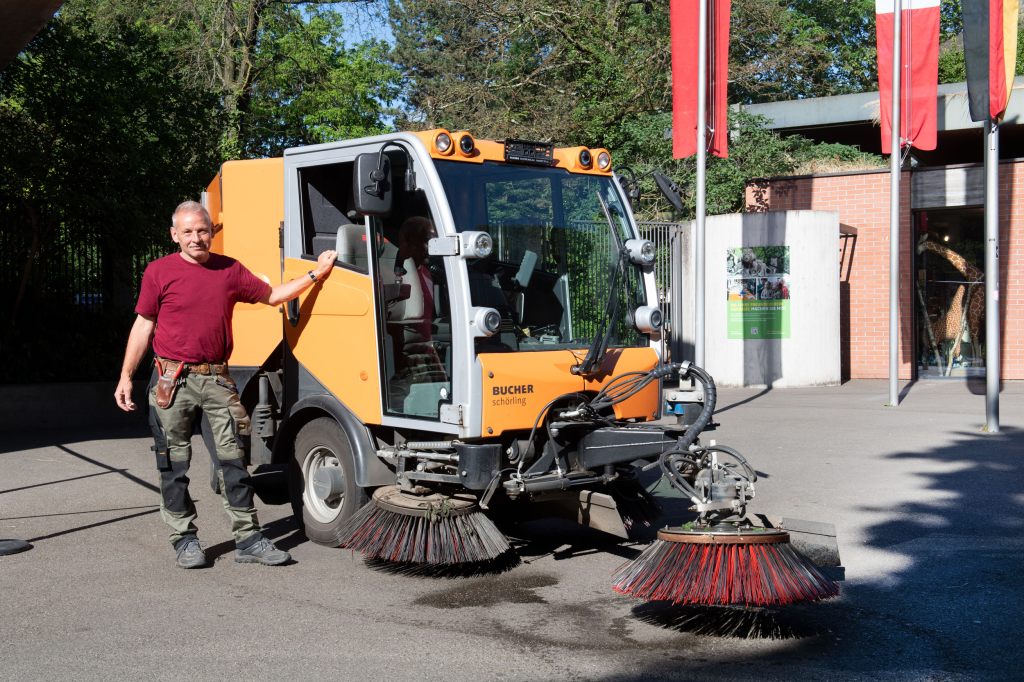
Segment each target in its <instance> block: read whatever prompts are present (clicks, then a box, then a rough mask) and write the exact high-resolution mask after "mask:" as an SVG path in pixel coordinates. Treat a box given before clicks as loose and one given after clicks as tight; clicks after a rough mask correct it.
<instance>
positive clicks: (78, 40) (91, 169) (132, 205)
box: [0, 16, 219, 381]
mask: <svg viewBox="0 0 1024 682" xmlns="http://www.w3.org/2000/svg"><path fill="white" fill-rule="evenodd" d="M172 72H173V68H172V64H171V62H170V60H169V59H168V57H167V55H166V54H165V53H164V52H163V51H162V50H161V49H160V46H159V44H158V40H157V39H156V37H155V36H154V35H153V33H152V32H151V31H149V30H146V29H145V28H144V27H130V26H126V27H122V29H121V31H120V32H119V33H118V34H117V35H113V34H110V35H107V36H105V37H101V36H98V35H97V34H95V33H94V32H93V31H92V30H91V28H90V26H89V25H88V24H87V23H81V22H77V21H72V20H69V19H67V18H65V17H63V16H61V17H58V19H56V20H54V21H53V22H51V23H50V24H49V25H48V26H47V28H46V29H44V31H43V32H42V33H40V34H39V35H38V36H37V37H36V39H35V40H34V41H33V42H32V43H30V44H29V46H28V47H27V49H26V50H25V51H24V52H23V53H22V54H21V55H20V57H19V58H18V59H17V60H16V61H14V62H13V63H11V64H10V65H8V67H7V68H5V69H4V70H3V71H0V129H2V130H3V131H4V134H3V135H0V223H2V224H3V226H4V229H3V241H4V249H3V254H4V259H5V265H6V267H4V268H2V274H0V278H2V279H0V281H2V283H3V284H2V291H3V296H2V297H0V298H2V303H0V310H2V311H3V312H2V313H0V319H2V320H4V327H3V330H2V342H0V363H2V364H3V365H4V367H5V368H6V371H5V374H4V380H5V381H17V380H19V379H21V380H31V381H39V380H40V379H48V378H59V377H64V378H65V380H68V377H67V374H66V372H67V369H68V368H67V367H66V366H65V365H64V364H63V363H61V362H58V361H57V359H58V358H62V357H64V356H66V354H67V350H68V349H69V348H87V349H89V350H88V351H87V353H86V355H85V358H84V359H85V360H87V362H86V363H85V364H86V365H87V367H85V368H80V367H77V366H76V367H74V370H75V372H76V374H75V378H76V379H81V378H83V377H92V376H94V375H93V373H94V372H96V373H99V372H102V373H104V374H105V375H106V376H108V377H109V376H114V374H115V373H116V370H117V361H118V360H117V356H118V355H119V354H120V352H121V351H122V349H123V335H124V333H125V330H126V329H127V317H126V316H127V315H128V314H130V311H131V303H132V302H133V300H134V294H135V290H136V286H137V281H138V276H139V274H140V273H139V265H140V263H139V261H140V256H144V255H147V254H151V253H152V252H153V248H154V245H157V244H159V245H163V246H164V248H167V245H169V240H168V237H167V226H168V225H169V214H170V210H171V209H172V208H173V206H174V205H175V204H176V203H177V202H179V201H181V200H182V199H185V198H190V197H195V196H196V193H197V189H198V188H200V187H202V186H204V185H205V184H206V182H207V181H208V180H209V178H210V177H212V175H213V173H214V172H215V171H216V168H217V158H216V142H217V134H218V130H219V126H218V106H217V101H216V99H215V98H214V97H212V96H210V95H209V94H208V93H207V92H205V91H203V90H202V89H198V88H195V87H194V86H191V85H189V84H188V83H184V82H181V81H179V80H176V79H175V78H174V77H173V76H170V77H169V76H168V74H169V73H172Z"/></svg>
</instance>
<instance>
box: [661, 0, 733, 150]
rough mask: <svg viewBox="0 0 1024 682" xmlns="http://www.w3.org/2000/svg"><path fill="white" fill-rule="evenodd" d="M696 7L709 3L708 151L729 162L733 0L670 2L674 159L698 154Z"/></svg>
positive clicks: (697, 15)
mask: <svg viewBox="0 0 1024 682" xmlns="http://www.w3.org/2000/svg"><path fill="white" fill-rule="evenodd" d="M700 2H707V3H708V60H707V71H708V78H707V84H708V86H707V87H708V90H707V97H706V99H705V102H706V103H707V105H706V114H707V125H708V128H709V130H708V151H709V152H710V153H712V154H714V155H715V156H720V157H722V158H723V159H724V158H726V157H727V156H729V149H728V139H729V128H728V121H727V118H726V114H727V113H728V109H727V107H728V103H727V100H726V83H728V80H729V12H730V10H731V8H732V1H731V0H671V4H670V6H669V13H670V14H669V16H670V22H671V23H670V27H671V31H672V156H673V157H674V158H677V159H684V158H686V157H687V156H692V155H693V154H696V153H697V63H698V61H697V58H698V56H699V55H698V50H697V46H698V39H699V35H698V31H699V27H700V24H699V20H700Z"/></svg>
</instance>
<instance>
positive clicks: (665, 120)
mask: <svg viewBox="0 0 1024 682" xmlns="http://www.w3.org/2000/svg"><path fill="white" fill-rule="evenodd" d="M729 126H730V128H731V129H732V130H733V131H734V134H733V137H732V140H731V141H730V143H729V157H728V158H726V159H720V158H718V157H714V156H709V157H708V162H707V194H706V199H705V201H706V209H707V213H708V214H710V215H714V214H718V213H729V212H733V211H740V210H742V209H743V200H744V193H745V191H746V185H747V182H748V181H750V180H751V179H754V178H763V177H770V176H775V175H786V174H789V173H792V172H794V171H795V170H797V169H798V168H800V167H801V166H802V165H804V164H807V163H808V162H813V161H830V162H833V163H836V164H859V165H861V166H865V167H872V166H881V165H882V160H881V158H880V157H877V156H874V155H872V154H866V153H864V152H861V151H860V150H858V149H857V148H855V147H850V146H847V145H841V144H819V143H815V142H814V141H812V140H808V139H807V138H804V137H800V136H796V135H792V136H787V137H782V136H780V135H778V134H777V133H775V132H773V131H771V130H769V129H768V128H767V127H766V121H765V119H764V118H762V117H759V116H753V115H751V114H748V113H746V112H744V111H730V116H729ZM670 127H671V116H670V115H669V114H659V115H655V116H650V117H642V118H638V119H637V120H635V121H633V122H631V123H630V124H629V125H627V126H624V127H623V131H624V132H625V133H626V134H627V136H626V137H624V138H623V140H622V144H621V146H620V147H619V148H617V149H615V150H614V151H613V154H614V157H615V159H616V163H617V165H619V166H622V165H626V166H628V167H630V168H631V169H632V170H633V171H634V172H635V173H637V175H639V176H641V187H642V190H643V192H642V198H641V202H640V205H639V206H634V207H633V210H634V212H635V213H637V217H638V219H639V220H671V219H686V220H689V219H692V218H693V216H694V215H695V211H696V196H695V194H694V189H695V187H696V172H697V168H696V160H695V159H694V158H693V157H690V158H688V159H682V160H668V159H671V158H672V140H671V139H669V138H668V137H667V135H666V132H665V131H667V130H669V128H670ZM652 171H659V172H664V173H665V174H666V175H668V176H670V177H671V178H672V179H673V181H674V182H675V183H676V185H678V186H679V187H682V188H684V191H683V202H684V214H683V215H681V216H678V215H677V216H673V215H672V214H671V213H670V211H671V207H670V206H669V205H668V203H667V202H666V200H665V199H664V198H663V197H662V195H661V193H660V191H659V190H658V189H657V187H656V186H655V184H654V182H653V180H651V179H650V175H649V174H650V173H651V172H652Z"/></svg>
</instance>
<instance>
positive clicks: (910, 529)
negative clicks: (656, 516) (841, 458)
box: [614, 429, 1024, 680]
mask: <svg viewBox="0 0 1024 682" xmlns="http://www.w3.org/2000/svg"><path fill="white" fill-rule="evenodd" d="M882 460H883V461H885V460H889V461H897V460H913V461H916V460H920V461H922V469H927V471H926V472H925V471H922V472H921V473H919V474H917V476H919V477H920V482H919V484H918V483H915V485H914V486H913V489H914V490H922V491H927V492H928V494H927V495H921V496H920V497H921V501H919V502H915V501H911V502H902V503H898V504H894V505H891V504H889V503H888V501H887V499H886V497H887V495H886V492H887V491H885V490H866V491H865V494H864V496H863V504H862V506H861V507H860V508H859V511H867V512H871V513H876V514H884V515H886V516H887V519H888V520H886V521H884V522H881V523H877V524H875V525H873V526H869V527H868V528H867V531H866V535H865V536H864V545H865V546H866V547H867V548H870V549H871V550H873V552H872V554H873V555H874V556H879V555H881V556H882V557H883V558H882V559H880V561H883V562H884V565H885V566H886V567H887V568H886V570H885V572H884V574H883V575H879V576H878V577H877V579H869V580H866V581H861V582H853V583H849V582H848V583H842V585H841V589H842V592H841V595H840V597H839V598H838V599H836V600H832V601H830V602H824V603H821V604H811V605H802V606H799V607H795V608H794V607H790V608H785V609H779V610H777V611H775V612H773V614H771V618H769V619H768V620H766V621H761V620H759V618H765V617H766V614H763V613H762V614H761V615H760V616H758V615H755V614H750V615H746V616H744V615H741V614H738V613H737V614H729V613H721V612H719V613H708V612H702V611H701V610H693V609H687V608H681V607H675V608H673V607H671V606H667V605H664V604H642V605H638V606H636V607H634V609H633V611H632V617H633V618H636V619H637V620H639V621H642V622H645V623H649V624H655V625H658V626H659V627H662V628H665V629H667V630H675V631H676V632H679V633H680V634H679V636H680V640H679V645H680V649H681V650H688V651H689V652H690V653H689V654H688V655H687V656H686V661H687V665H686V671H687V673H686V674H687V678H688V679H690V678H693V676H694V675H703V674H705V673H706V676H707V678H709V679H734V678H735V677H740V678H742V679H748V678H749V679H754V677H755V671H763V672H764V673H765V674H766V676H767V677H769V678H771V679H782V678H778V677H777V676H776V673H781V672H782V671H783V669H782V668H780V667H778V666H791V665H801V666H810V669H814V670H818V671H820V673H821V674H822V675H823V677H822V679H826V678H827V679H879V678H892V677H893V676H894V675H902V677H899V679H925V678H927V679H936V678H935V675H936V674H939V677H943V678H944V677H945V676H949V675H952V676H954V678H955V679H969V680H989V679H991V680H1003V679H1009V678H1010V677H1014V676H1015V675H1016V674H1015V673H1013V672H1012V671H1013V670H1019V664H1020V660H1021V657H1020V648H1019V645H1018V644H1017V641H1016V640H1017V635H1016V632H1017V631H1018V629H1019V614H1020V613H1021V612H1022V611H1024V589H1021V585H1020V576H1021V575H1022V574H1024V540H1022V536H1021V530H1022V529H1024V485H1022V484H1024V474H1022V472H1021V465H1022V462H1024V432H1022V431H1020V430H1017V429H1007V430H1004V432H1003V433H1001V434H996V435H982V434H976V433H964V432H961V433H959V434H957V436H956V438H955V441H954V442H951V443H950V444H949V445H948V446H944V447H941V448H938V449H932V450H926V451H920V452H894V453H891V454H888V455H884V456H883V457H882ZM936 464H939V465H940V466H938V467H936V466H935V465H936ZM936 471H937V472H938V473H936ZM894 486H895V482H894ZM902 492H903V495H902V497H901V498H900V499H901V500H902V499H905V498H906V497H907V495H906V490H905V489H904V490H903V491H902ZM936 492H938V493H939V494H938V495H936V494H935V493H936ZM890 567H891V568H890ZM741 637H770V638H779V637H781V638H783V639H792V640H793V641H792V642H791V646H787V647H786V648H784V649H779V650H775V651H774V652H773V653H771V654H768V655H744V654H742V653H740V652H739V651H736V652H734V653H732V654H730V656H729V657H728V658H727V660H718V661H717V662H710V661H709V662H708V664H707V665H706V666H705V665H703V664H702V663H701V661H702V658H701V657H700V655H699V654H698V653H697V652H699V651H701V650H702V649H704V648H707V649H708V650H714V649H717V648H718V645H715V644H714V643H713V642H714V640H716V639H721V638H727V639H728V638H741ZM694 638H696V639H694ZM702 640H704V641H706V642H707V644H705V645H701V644H700V642H701V641H702ZM694 664H695V665H697V667H696V668H695V667H694ZM676 669H677V668H676V665H675V663H674V662H673V661H672V660H665V661H663V662H660V661H659V662H652V663H651V664H650V665H647V666H642V667H641V669H639V670H637V671H636V672H635V674H632V675H627V676H622V675H616V676H615V677H614V679H616V680H647V679H673V677H674V670H676ZM787 669H789V668H787ZM800 669H801V670H807V669H809V668H807V667H801V668H800ZM940 673H941V674H940Z"/></svg>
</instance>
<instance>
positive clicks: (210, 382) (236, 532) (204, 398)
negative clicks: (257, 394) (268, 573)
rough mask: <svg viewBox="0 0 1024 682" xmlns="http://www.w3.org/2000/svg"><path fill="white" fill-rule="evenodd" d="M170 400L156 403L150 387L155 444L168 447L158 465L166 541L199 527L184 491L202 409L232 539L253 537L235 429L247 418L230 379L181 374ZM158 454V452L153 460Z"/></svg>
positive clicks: (248, 487) (247, 481)
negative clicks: (213, 446) (210, 434)
mask: <svg viewBox="0 0 1024 682" xmlns="http://www.w3.org/2000/svg"><path fill="white" fill-rule="evenodd" d="M183 377H184V381H183V383H182V384H181V385H180V386H179V387H178V390H177V392H176V393H175V396H174V400H173V401H172V402H171V404H170V405H169V406H168V407H166V408H160V407H158V406H157V404H156V401H155V399H154V392H153V390H150V392H149V407H150V410H151V412H150V414H151V415H153V416H155V422H156V423H155V424H151V425H152V426H153V430H154V437H155V438H156V441H157V443H156V447H157V450H158V454H159V451H160V450H161V448H162V444H161V442H160V441H161V435H162V436H163V440H164V441H165V442H164V444H163V447H165V448H166V451H167V453H168V455H169V456H168V458H167V461H165V462H163V463H162V464H161V465H159V468H160V496H161V502H160V516H161V518H163V520H164V522H165V523H167V525H169V526H170V527H171V536H170V541H171V544H172V545H176V544H177V542H178V541H179V540H181V539H182V538H184V537H186V536H195V535H196V534H197V532H198V528H197V527H196V524H195V520H196V518H197V516H198V514H197V513H196V508H195V504H194V503H193V501H192V497H191V495H189V492H188V483H189V478H188V469H189V464H190V463H191V460H192V433H193V431H194V427H195V423H196V419H197V418H199V416H200V414H201V413H202V414H205V415H206V418H207V419H208V420H209V422H210V428H211V431H212V432H213V439H214V442H215V443H216V446H217V452H216V455H214V453H212V452H211V453H210V456H211V457H214V456H215V457H216V459H217V460H218V461H217V462H216V463H215V464H216V465H217V466H216V467H215V468H216V470H217V479H218V483H219V484H220V486H219V488H220V492H221V497H222V501H223V504H224V509H225V510H226V511H227V514H228V518H230V519H231V533H232V535H233V536H234V539H235V543H236V544H238V543H241V542H243V541H245V540H247V539H249V538H252V537H253V536H254V535H255V534H256V533H258V532H259V527H260V524H259V519H258V518H257V516H256V507H255V506H254V505H253V488H252V478H251V477H250V476H249V472H248V470H247V469H246V467H245V460H244V458H243V454H244V453H243V451H242V448H241V446H240V445H239V442H238V437H237V436H238V431H239V429H240V428H241V429H242V431H243V432H245V430H247V429H248V418H247V417H246V416H245V415H244V409H243V408H241V405H240V403H239V401H238V389H237V388H236V387H235V383H234V381H232V380H231V379H230V378H229V377H226V376H223V375H204V374H193V373H187V374H183ZM159 461H160V458H159V457H158V462H159Z"/></svg>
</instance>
